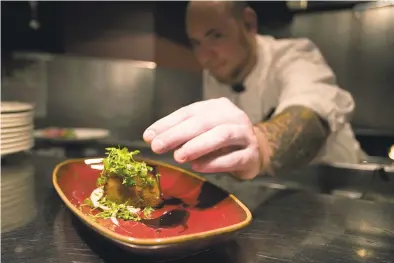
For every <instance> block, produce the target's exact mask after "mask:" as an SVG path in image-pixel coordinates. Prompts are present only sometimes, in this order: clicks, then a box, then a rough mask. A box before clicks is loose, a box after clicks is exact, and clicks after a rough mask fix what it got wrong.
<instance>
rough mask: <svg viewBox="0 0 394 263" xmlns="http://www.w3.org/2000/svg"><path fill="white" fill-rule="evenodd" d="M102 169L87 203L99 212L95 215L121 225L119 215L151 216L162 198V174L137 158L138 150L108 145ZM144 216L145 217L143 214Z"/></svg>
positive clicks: (126, 217) (125, 216)
mask: <svg viewBox="0 0 394 263" xmlns="http://www.w3.org/2000/svg"><path fill="white" fill-rule="evenodd" d="M106 150H107V152H106V157H105V158H104V159H103V170H102V172H101V173H100V176H99V178H98V179H97V186H98V188H96V189H95V190H93V191H92V193H91V195H90V197H88V198H87V199H86V200H85V204H87V205H89V206H90V207H91V208H93V209H94V210H99V213H97V214H95V215H94V217H98V218H103V219H108V218H110V219H111V221H112V222H113V223H114V224H116V225H119V222H118V220H117V219H123V220H133V221H141V220H142V219H143V218H149V217H150V214H151V213H152V212H153V210H154V208H155V207H159V206H160V205H161V204H162V202H163V199H162V195H161V190H160V179H159V176H160V175H159V174H155V172H154V169H153V167H150V166H148V165H147V164H146V163H145V162H142V161H141V162H140V161H136V160H135V159H134V156H135V155H137V154H138V153H139V151H138V150H136V151H132V152H130V151H129V150H128V149H127V148H122V149H120V148H114V147H110V148H106ZM142 217H143V218H142Z"/></svg>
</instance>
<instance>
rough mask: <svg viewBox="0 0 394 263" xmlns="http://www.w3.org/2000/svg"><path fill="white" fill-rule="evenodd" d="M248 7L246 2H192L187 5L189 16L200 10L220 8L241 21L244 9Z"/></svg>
mask: <svg viewBox="0 0 394 263" xmlns="http://www.w3.org/2000/svg"><path fill="white" fill-rule="evenodd" d="M246 7H248V4H247V2H246V1H190V2H189V4H188V5H187V14H189V12H191V11H193V9H194V10H196V9H197V10H198V9H199V8H218V9H222V10H226V11H230V13H231V14H232V15H233V16H234V17H235V18H236V19H241V17H242V14H243V11H244V9H245V8H246Z"/></svg>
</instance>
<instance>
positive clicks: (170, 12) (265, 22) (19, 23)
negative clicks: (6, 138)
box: [1, 1, 394, 155]
mask: <svg viewBox="0 0 394 263" xmlns="http://www.w3.org/2000/svg"><path fill="white" fill-rule="evenodd" d="M359 3H360V2H351V1H344V2H338V1H313V2H308V8H307V9H303V10H298V11H294V10H290V9H289V8H288V6H287V3H286V2H284V1H282V2H277V1H275V2H274V1H272V2H269V1H261V2H255V1H253V2H250V5H251V6H252V7H253V8H254V9H255V10H256V12H257V14H258V18H259V25H260V32H261V33H263V34H268V35H272V36H275V37H278V38H285V37H286V38H287V37H290V38H291V37H308V38H310V39H311V40H312V41H314V42H315V43H316V44H317V46H318V47H319V48H320V49H321V51H322V53H323V55H324V56H325V58H326V60H327V62H328V64H329V65H330V66H331V67H332V68H333V70H334V72H335V73H336V75H337V78H338V82H339V84H340V86H341V87H342V88H344V89H346V90H349V91H350V92H351V93H352V94H353V96H354V99H355V101H356V111H355V114H354V118H353V120H352V125H353V127H354V128H355V130H356V134H357V136H358V138H359V139H360V140H361V141H362V144H363V147H364V148H365V149H367V151H368V152H369V153H370V154H373V155H387V148H388V147H389V145H391V144H394V118H393V113H394V104H393V103H392V102H393V101H394V74H393V73H394V7H393V6H391V7H385V8H375V9H370V10H367V11H363V12H357V11H356V10H355V9H353V7H354V6H355V5H356V4H359ZM363 3H367V2H363ZM186 4H187V2H186V1H184V2H178V1H177V2H175V1H173V2H134V1H133V2H116V1H111V2H90V1H89V2H83V1H78V2H39V4H38V19H39V22H40V24H41V28H40V29H39V30H32V29H31V28H29V26H28V24H29V20H30V14H31V13H30V7H29V4H28V2H1V10H2V11H1V13H2V14H1V22H2V23H1V30H2V32H1V34H2V35H1V37H2V43H1V46H2V51H1V52H2V54H1V55H2V62H3V63H2V75H3V74H4V73H7V72H8V73H9V72H12V71H13V66H14V65H12V63H8V61H9V59H10V56H9V55H10V54H11V52H13V51H21V50H25V51H34V52H47V53H55V54H67V55H74V56H83V57H89V58H99V59H101V58H105V59H131V60H145V61H155V62H156V63H157V65H158V66H159V70H157V72H156V75H155V80H154V83H155V84H152V85H156V86H155V96H156V97H155V103H156V107H155V108H156V109H157V111H158V113H155V114H154V115H153V116H154V117H152V118H153V119H156V118H159V117H161V116H163V115H165V114H168V113H169V112H171V111H172V110H175V109H176V108H177V107H179V106H182V105H184V104H186V103H189V102H191V101H193V100H195V99H196V98H198V94H199V93H200V91H197V90H189V91H187V89H184V86H188V85H189V83H190V81H191V79H189V78H188V77H187V76H186V73H182V74H179V72H185V71H187V72H194V73H199V72H200V68H199V66H198V65H197V64H196V62H195V60H194V58H193V56H192V53H191V52H190V50H189V47H188V42H187V38H186V35H185V30H184V11H185V7H186ZM70 63H71V62H70ZM73 63H74V62H73ZM92 63H93V62H92ZM94 63H96V62H94ZM58 65H59V67H60V68H62V67H64V68H62V70H58V69H52V71H54V72H55V73H56V74H52V75H54V76H56V78H58V80H57V81H55V80H54V78H55V77H51V79H50V84H51V83H55V84H51V85H49V87H48V89H49V94H48V98H49V99H48V101H49V102H48V103H49V104H48V105H49V106H48V111H49V114H54V112H57V113H56V114H54V118H55V117H56V118H55V120H56V121H59V120H60V119H62V120H65V119H67V121H65V122H64V123H63V124H67V125H81V124H88V123H89V124H90V125H92V126H97V125H100V124H101V123H102V120H101V119H100V118H101V117H100V116H98V113H94V112H93V111H92V112H91V115H89V116H85V117H86V119H87V117H89V122H86V120H83V118H82V116H79V117H78V120H76V119H75V118H76V117H75V115H72V116H71V115H70V114H71V113H70V114H69V115H67V114H66V112H67V111H68V110H69V111H70V112H72V110H73V109H71V108H70V109H68V108H67V107H66V106H64V107H63V108H59V104H64V105H66V104H69V105H72V104H73V103H75V101H78V104H79V105H82V104H86V103H88V102H89V103H90V102H92V103H93V102H94V103H96V104H98V105H102V103H100V102H99V101H100V100H102V99H103V98H102V97H100V98H94V97H93V98H92V97H87V96H92V94H95V87H93V86H90V84H89V83H90V82H86V81H87V80H86V81H85V82H83V84H82V82H79V85H76V86H69V84H64V85H63V86H62V85H60V84H58V83H63V82H64V81H63V80H60V79H65V80H67V78H68V79H70V78H73V76H74V75H71V76H68V75H67V74H66V73H67V72H71V70H70V69H69V70H67V67H65V66H64V65H63V64H61V63H60V62H59V63H58ZM85 66H86V65H85V64H83V65H82V64H81V65H80V67H85ZM70 67H71V68H72V67H75V66H72V65H70ZM92 67H93V66H92ZM171 70H175V71H171ZM65 72H66V73H65ZM86 72H91V71H89V70H87V71H86ZM70 74H71V73H70ZM92 74H93V73H92ZM149 74H150V73H149ZM149 74H148V75H149ZM187 74H188V73H187ZM193 79H194V78H193ZM147 80H148V79H147ZM148 81H151V79H149V80H148ZM72 83H74V84H75V83H77V82H75V81H74V82H72ZM144 83H146V82H144ZM196 85H197V86H198V85H199V84H198V83H197V84H196ZM60 86H62V87H63V88H62V89H63V90H60ZM81 87H83V89H84V91H83V92H85V93H86V98H84V96H82V95H81V92H82V91H81ZM176 87H178V88H176ZM64 88H67V89H69V91H67V92H66V93H64V95H63V96H60V95H58V99H59V100H60V99H62V100H64V96H65V95H67V96H68V98H69V99H70V100H71V101H70V102H64V101H60V102H59V101H57V100H56V99H55V98H54V96H55V95H56V94H59V92H60V93H61V92H63V91H64ZM72 92H74V93H75V96H74V95H72ZM128 92H130V94H132V92H131V91H130V90H128ZM52 94H53V95H52ZM174 94H175V95H176V96H174ZM114 96H115V95H114ZM130 96H134V95H130ZM179 96H180V97H179ZM182 96H184V99H179V98H182ZM55 97H56V96H55ZM177 97H178V98H177ZM186 98H187V99H186ZM113 101H114V105H108V109H107V111H109V110H111V109H113V108H114V107H115V106H117V104H116V102H117V101H116V99H115V98H114V100H113ZM96 104H95V105H91V106H90V108H94V107H96ZM69 107H71V106H69ZM67 109H68V110H67ZM81 110H82V108H81ZM124 112H127V108H126V107H125V108H124ZM94 114H96V115H94ZM100 114H101V113H100ZM116 114H118V113H117V111H114V112H113V113H112V115H113V116H116ZM112 115H111V116H112ZM130 115H132V116H135V114H134V113H130ZM124 117H125V116H123V117H122V118H124ZM130 118H131V117H130ZM118 121H119V123H121V120H118ZM150 121H151V120H147V121H146V124H147V123H149V122H150ZM107 125H110V124H107ZM119 125H120V124H119ZM122 125H123V124H122ZM130 125H131V124H130ZM134 125H135V124H134ZM144 125H145V124H144ZM112 126H114V125H112ZM115 126H116V125H115ZM122 127H123V126H122ZM140 129H141V130H142V129H143V128H142V126H141V128H140ZM126 130H127V132H130V130H132V127H131V126H130V127H128V128H127V129H126ZM137 130H138V132H139V129H137ZM136 134H137V133H136ZM365 138H368V139H367V140H366V139H365Z"/></svg>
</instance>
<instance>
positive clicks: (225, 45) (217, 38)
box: [186, 1, 257, 83]
mask: <svg viewBox="0 0 394 263" xmlns="http://www.w3.org/2000/svg"><path fill="white" fill-rule="evenodd" d="M186 29H187V34H188V37H189V39H190V43H191V44H192V46H193V48H194V53H195V55H196V57H197V59H198V61H199V62H200V64H201V65H202V66H203V68H205V69H206V70H208V71H209V72H210V73H211V75H212V76H214V77H215V78H216V79H217V80H218V81H220V82H222V83H233V82H237V81H240V80H242V79H243V78H244V75H245V70H246V71H247V69H248V68H249V66H248V65H249V64H250V61H251V57H252V56H253V54H252V53H254V46H255V35H256V33H257V16H256V13H255V12H254V10H253V9H252V8H250V7H249V6H248V5H247V3H246V2H244V1H190V2H189V4H188V6H187V10H186Z"/></svg>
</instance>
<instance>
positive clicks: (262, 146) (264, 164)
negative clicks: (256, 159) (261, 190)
mask: <svg viewBox="0 0 394 263" xmlns="http://www.w3.org/2000/svg"><path fill="white" fill-rule="evenodd" d="M261 125H262V124H254V125H253V131H254V134H255V136H256V139H257V143H258V148H259V152H260V170H259V174H267V173H268V174H272V173H271V171H270V170H271V169H270V165H269V164H270V161H269V158H270V152H271V150H270V148H269V144H268V143H269V142H268V139H267V137H266V136H265V133H264V128H263V127H261Z"/></svg>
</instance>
